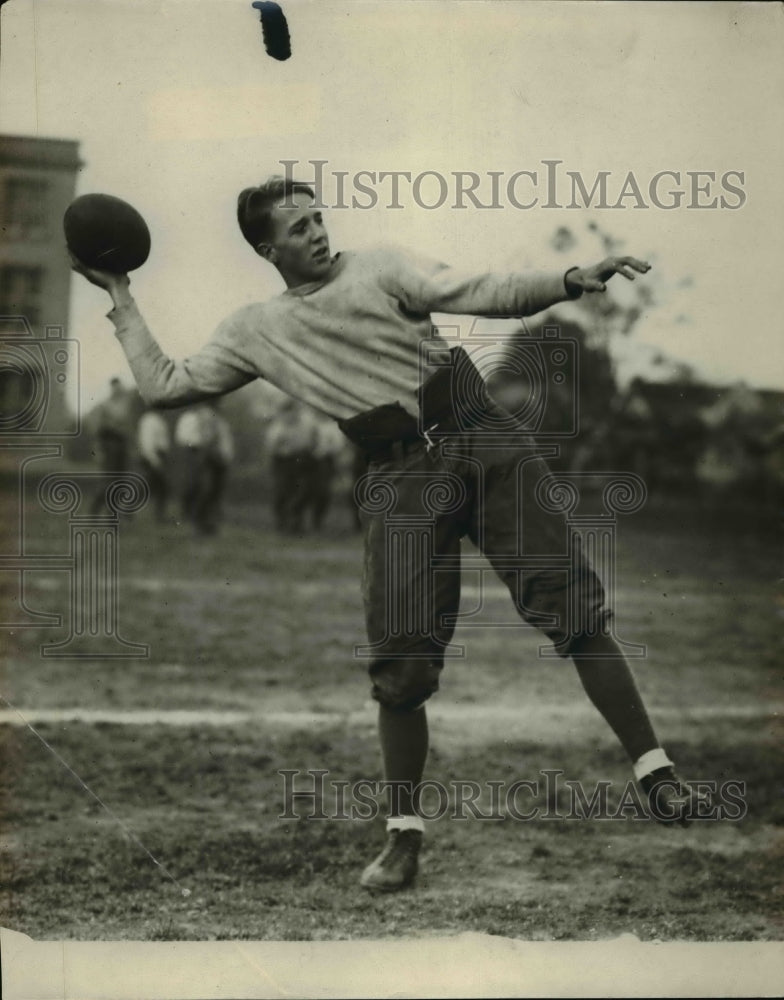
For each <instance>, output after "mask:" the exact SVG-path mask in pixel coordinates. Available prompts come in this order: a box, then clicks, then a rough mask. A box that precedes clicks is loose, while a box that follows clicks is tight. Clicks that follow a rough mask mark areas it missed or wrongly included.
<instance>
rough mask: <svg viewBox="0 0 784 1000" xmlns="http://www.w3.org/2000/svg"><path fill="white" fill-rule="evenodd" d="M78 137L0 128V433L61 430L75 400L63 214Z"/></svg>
mask: <svg viewBox="0 0 784 1000" xmlns="http://www.w3.org/2000/svg"><path fill="white" fill-rule="evenodd" d="M80 166H81V162H80V160H79V144H78V143H77V142H74V141H71V140H65V139H39V138H35V137H28V136H14V135H0V236H1V239H0V433H5V434H22V435H27V434H36V435H41V434H45V433H51V434H54V435H58V434H61V433H68V428H72V427H73V412H74V411H75V408H76V407H77V406H78V396H77V386H76V384H75V383H76V377H77V374H78V370H77V366H76V359H75V357H74V354H75V348H74V346H73V345H69V344H67V343H64V344H62V345H58V344H57V343H56V341H57V340H58V338H63V337H67V336H68V314H69V305H70V289H71V270H70V265H69V261H68V257H67V255H66V253H65V247H64V238H63V231H62V218H63V214H64V212H65V210H66V208H67V207H68V205H69V204H70V202H71V201H72V200H73V198H74V192H75V187H76V175H77V171H78V169H79V167H80Z"/></svg>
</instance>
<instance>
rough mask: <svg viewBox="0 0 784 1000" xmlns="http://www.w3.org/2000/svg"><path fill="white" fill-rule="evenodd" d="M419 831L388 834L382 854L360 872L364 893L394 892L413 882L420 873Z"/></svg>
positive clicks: (420, 845) (394, 831) (396, 831)
mask: <svg viewBox="0 0 784 1000" xmlns="http://www.w3.org/2000/svg"><path fill="white" fill-rule="evenodd" d="M421 847H422V832H421V831H420V830H390V831H389V835H388V837H387V843H386V846H385V847H384V850H383V851H382V852H381V854H379V856H378V857H377V858H376V860H375V861H373V862H371V863H370V864H369V865H368V866H367V868H366V869H365V870H364V872H362V878H361V879H360V880H359V884H360V885H361V886H362V888H363V889H370V890H371V891H373V890H377V891H380V892H394V891H395V890H396V889H405V887H406V886H408V885H411V883H412V882H413V881H414V879H415V877H416V874H417V871H418V869H419V850H420V848H421Z"/></svg>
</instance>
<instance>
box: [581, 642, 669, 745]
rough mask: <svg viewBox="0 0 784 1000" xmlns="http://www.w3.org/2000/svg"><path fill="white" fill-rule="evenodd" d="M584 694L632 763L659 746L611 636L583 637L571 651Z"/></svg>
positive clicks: (622, 656) (634, 685)
mask: <svg viewBox="0 0 784 1000" xmlns="http://www.w3.org/2000/svg"><path fill="white" fill-rule="evenodd" d="M571 655H572V659H573V660H574V665H575V667H577V673H578V675H579V677H580V680H581V681H582V685H583V687H584V688H585V693H586V694H587V695H588V697H589V698H590V699H591V701H592V702H593V704H594V705H595V706H596V707H597V708H598V709H599V711H600V712H601V713H602V715H603V716H604V718H605V720H606V721H607V724H608V725H609V726H610V728H611V729H612V731H613V732H614V733H615V735H616V736H617V737H618V739H619V740H620V742H621V746H622V747H623V748H624V750H625V751H626V753H627V754H628V755H629V757H630V759H631V761H632V763H634V762H635V761H637V760H639V759H640V757H642V755H643V754H644V753H647V752H648V751H649V750H653V749H655V748H656V747H658V746H659V741H658V740H657V738H656V734H655V733H654V731H653V726H652V724H651V720H650V719H649V717H648V712H647V710H646V708H645V705H644V704H643V700H642V695H641V694H640V692H639V689H638V688H637V682H636V681H635V679H634V675H633V674H632V672H631V669H630V667H629V664H628V663H627V662H626V658H625V657H624V655H623V653H622V652H621V650H620V647H619V646H618V644H617V643H616V641H615V639H613V638H612V636H610V635H592V636H580V637H579V638H578V639H576V640H575V641H574V643H573V644H572V648H571Z"/></svg>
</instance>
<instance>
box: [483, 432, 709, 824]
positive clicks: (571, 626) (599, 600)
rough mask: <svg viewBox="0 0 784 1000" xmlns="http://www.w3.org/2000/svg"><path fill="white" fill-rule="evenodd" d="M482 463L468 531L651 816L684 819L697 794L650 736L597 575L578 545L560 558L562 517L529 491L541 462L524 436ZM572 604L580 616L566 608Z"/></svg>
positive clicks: (540, 473) (541, 470) (533, 487)
mask: <svg viewBox="0 0 784 1000" xmlns="http://www.w3.org/2000/svg"><path fill="white" fill-rule="evenodd" d="M478 453H479V454H480V455H482V448H481V444H480V447H479V449H478ZM493 458H495V459H496V461H493V460H492V459H493ZM515 467H516V468H515ZM512 469H514V470H515V474H514V477H511V476H510V475H509V472H510V470H512ZM483 473H484V486H485V491H484V497H483V504H482V508H481V510H480V511H478V512H477V513H478V522H477V524H476V525H475V526H474V527H473V528H472V537H474V538H476V540H477V542H478V543H479V544H480V545H481V548H482V551H483V553H484V554H485V555H486V556H487V557H488V559H489V560H490V562H491V563H492V564H493V566H494V567H495V569H496V571H497V573H498V575H499V576H500V577H501V579H502V580H503V581H504V582H505V583H506V584H507V586H508V587H509V590H510V592H511V595H512V597H513V599H514V601H515V605H516V606H517V609H518V611H519V613H520V615H521V616H522V617H523V618H524V619H525V620H526V621H528V622H530V623H531V624H535V625H537V626H538V627H539V628H541V629H542V631H543V632H544V633H545V634H546V635H548V637H549V638H550V639H551V640H552V641H553V642H554V643H555V644H556V649H557V650H558V652H559V654H560V655H562V656H565V655H571V656H572V657H573V659H574V663H575V666H576V668H577V671H578V674H579V677H580V680H581V682H582V684H583V687H584V688H585V691H586V693H587V695H588V697H589V698H590V699H591V701H592V702H593V704H594V705H595V706H596V707H597V708H598V709H599V711H600V712H601V714H602V715H603V716H604V718H605V719H606V721H607V722H608V724H609V725H610V727H611V728H612V730H613V732H614V733H615V734H616V736H617V737H618V739H619V740H620V742H621V745H622V746H623V748H624V749H625V750H626V752H627V754H628V755H629V758H630V760H631V762H632V765H633V768H634V774H635V777H636V778H637V780H638V781H639V782H640V784H641V785H642V787H643V789H644V791H645V792H646V794H647V795H648V800H649V804H650V806H651V811H652V813H653V815H654V817H655V818H656V819H657V820H659V821H660V822H681V823H683V824H684V825H685V824H686V822H687V819H688V813H689V812H690V811H691V810H692V809H693V808H695V807H696V805H697V799H699V798H700V796H699V795H697V794H696V793H695V792H694V791H693V790H692V789H690V788H689V787H688V786H687V785H685V784H683V782H681V781H680V780H679V779H678V778H677V777H676V775H675V773H674V770H673V765H672V762H671V761H670V760H669V758H668V757H667V755H666V753H665V751H664V750H663V749H662V748H661V746H660V744H659V741H658V739H657V737H656V734H655V732H654V729H653V726H652V724H651V721H650V719H649V717H648V713H647V710H646V708H645V705H644V703H643V700H642V696H641V695H640V692H639V690H638V688H637V684H636V682H635V680H634V676H633V675H632V672H631V670H630V668H629V665H628V663H627V662H626V660H625V658H624V656H623V654H622V652H621V650H620V648H619V647H618V645H617V643H616V642H615V640H614V639H613V638H612V636H611V635H610V634H609V633H608V631H607V627H606V626H607V621H608V619H609V618H610V613H609V612H608V610H607V609H606V608H605V606H604V589H603V587H602V584H601V581H600V580H599V579H598V577H597V576H596V574H595V573H594V571H593V569H592V567H591V565H590V563H589V562H588V560H587V559H586V558H585V557H584V556H583V554H582V552H581V550H580V549H579V548H578V549H576V550H575V551H573V552H572V553H571V561H570V563H569V565H564V554H565V553H566V552H567V546H566V534H565V523H564V521H563V519H562V518H561V517H560V515H554V514H551V513H547V512H546V511H545V510H544V509H543V507H542V506H541V504H540V503H539V502H538V499H537V492H538V489H537V487H538V485H539V484H540V482H541V480H542V477H546V476H548V475H549V469H548V468H547V466H546V464H545V463H544V462H543V461H542V460H541V459H538V458H535V457H533V456H532V450H531V446H530V445H528V444H523V445H522V446H521V448H520V453H519V455H518V457H517V458H516V459H515V457H514V452H513V450H510V453H509V454H506V455H504V454H503V453H499V454H498V455H497V456H493V455H492V454H491V455H489V456H488V457H487V458H486V460H485V461H484V462H483ZM515 554H517V555H519V556H521V557H522V559H521V565H522V564H523V563H524V561H525V557H526V556H535V557H536V559H537V560H538V561H540V562H541V568H537V569H534V570H530V571H524V572H520V571H518V570H516V569H515V568H514V566H513V565H511V564H510V562H509V557H510V556H515ZM550 556H551V557H552V565H551V566H550V567H549V568H548V565H547V564H548V557H550ZM575 609H577V617H576V622H577V623H579V625H576V623H575V622H573V621H572V620H571V618H570V613H573V612H574V610H575ZM548 619H549V623H548ZM577 628H580V631H576V629H577ZM665 786H666V787H665Z"/></svg>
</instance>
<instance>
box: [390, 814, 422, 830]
mask: <svg viewBox="0 0 784 1000" xmlns="http://www.w3.org/2000/svg"><path fill="white" fill-rule="evenodd" d="M390 830H419V832H420V833H424V832H425V823H424V820H423V819H422V817H421V816H390V817H389V819H388V820H387V833H389V831H390Z"/></svg>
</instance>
